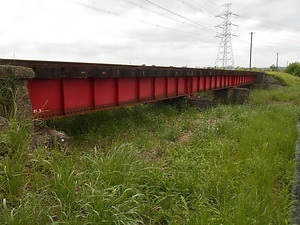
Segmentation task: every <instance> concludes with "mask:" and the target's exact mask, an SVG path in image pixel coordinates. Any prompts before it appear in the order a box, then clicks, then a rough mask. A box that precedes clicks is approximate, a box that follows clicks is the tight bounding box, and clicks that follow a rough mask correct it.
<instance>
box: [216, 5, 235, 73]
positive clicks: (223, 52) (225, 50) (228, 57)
mask: <svg viewBox="0 0 300 225" xmlns="http://www.w3.org/2000/svg"><path fill="white" fill-rule="evenodd" d="M222 6H224V7H225V11H224V12H223V13H221V14H219V15H217V16H216V17H219V18H221V19H223V22H222V23H221V24H219V25H217V27H218V28H220V29H222V32H221V33H219V34H218V35H217V36H216V37H218V38H221V42H220V45H219V50H218V55H217V59H216V67H221V68H223V69H233V68H234V58H233V50H232V43H231V36H236V35H233V34H232V33H231V26H236V25H235V24H232V23H231V16H232V15H233V16H238V15H236V14H234V13H232V12H231V3H228V4H225V5H222Z"/></svg>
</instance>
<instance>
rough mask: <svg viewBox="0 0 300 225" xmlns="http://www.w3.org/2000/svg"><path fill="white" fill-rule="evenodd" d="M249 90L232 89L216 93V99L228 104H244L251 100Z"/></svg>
mask: <svg viewBox="0 0 300 225" xmlns="http://www.w3.org/2000/svg"><path fill="white" fill-rule="evenodd" d="M249 95H250V90H249V89H248V88H237V87H236V88H230V89H224V90H217V91H215V92H214V99H215V100H217V101H219V102H222V103H227V104H244V103H246V102H247V101H248V100H249Z"/></svg>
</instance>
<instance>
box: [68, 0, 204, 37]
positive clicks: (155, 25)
mask: <svg viewBox="0 0 300 225" xmlns="http://www.w3.org/2000/svg"><path fill="white" fill-rule="evenodd" d="M73 3H76V4H77V5H80V6H82V7H85V8H88V9H91V10H95V11H98V12H103V13H106V14H109V15H113V16H117V17H121V18H126V19H130V20H135V21H137V22H139V23H142V24H147V25H150V26H154V27H158V28H162V29H167V30H171V31H175V32H179V33H186V34H189V35H194V36H201V35H200V34H197V33H192V32H186V31H182V30H178V29H174V28H170V27H166V26H162V25H158V24H153V23H149V22H146V21H143V20H139V19H133V18H129V17H126V16H123V15H120V14H118V13H115V12H111V11H107V10H104V9H101V8H98V7H95V6H92V5H89V4H85V3H80V2H73Z"/></svg>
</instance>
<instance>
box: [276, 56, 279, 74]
mask: <svg viewBox="0 0 300 225" xmlns="http://www.w3.org/2000/svg"><path fill="white" fill-rule="evenodd" d="M278 56H279V53H277V59H276V71H278Z"/></svg>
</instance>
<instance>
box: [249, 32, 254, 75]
mask: <svg viewBox="0 0 300 225" xmlns="http://www.w3.org/2000/svg"><path fill="white" fill-rule="evenodd" d="M253 34H255V33H254V32H251V33H250V35H251V42H250V64H249V69H250V70H251V68H252V67H251V66H252V39H253Z"/></svg>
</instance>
